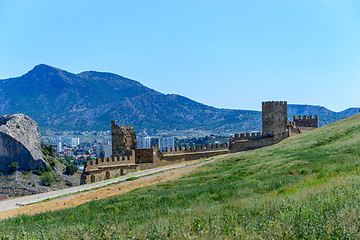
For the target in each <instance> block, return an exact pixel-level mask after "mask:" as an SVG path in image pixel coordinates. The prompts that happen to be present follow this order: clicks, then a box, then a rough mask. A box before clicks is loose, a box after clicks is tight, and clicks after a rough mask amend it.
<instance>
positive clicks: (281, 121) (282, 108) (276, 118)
mask: <svg viewBox="0 0 360 240" xmlns="http://www.w3.org/2000/svg"><path fill="white" fill-rule="evenodd" d="M287 122H288V118H287V102H286V101H272V102H263V103H262V131H263V132H265V133H271V134H279V133H283V132H286V129H287Z"/></svg>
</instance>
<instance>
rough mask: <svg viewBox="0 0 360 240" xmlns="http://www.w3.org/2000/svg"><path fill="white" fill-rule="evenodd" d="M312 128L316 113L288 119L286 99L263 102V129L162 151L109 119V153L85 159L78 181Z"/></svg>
mask: <svg viewBox="0 0 360 240" xmlns="http://www.w3.org/2000/svg"><path fill="white" fill-rule="evenodd" d="M315 128H318V116H302V117H301V116H294V117H293V121H292V122H290V121H288V116H287V102H286V101H272V102H263V103H262V132H258V133H256V132H253V133H244V134H235V137H234V138H230V139H229V143H224V144H208V145H206V146H204V145H200V146H185V147H176V148H167V149H166V151H165V152H162V151H161V150H160V149H159V148H158V147H157V146H154V147H152V148H145V149H138V148H137V140H136V133H135V131H134V129H133V127H130V126H118V125H116V123H115V122H114V121H112V122H111V132H112V133H111V134H112V157H109V158H97V159H96V160H91V161H86V162H85V164H84V171H83V173H82V175H81V180H80V183H81V184H87V183H93V182H98V181H102V180H106V179H110V178H114V177H117V176H121V175H124V174H125V173H126V172H129V171H133V170H141V169H149V168H155V167H160V166H165V165H169V164H175V163H182V162H186V161H191V160H196V159H200V158H207V157H212V156H216V155H220V154H226V153H230V152H231V153H234V152H239V151H247V150H252V149H256V148H261V147H265V146H269V145H273V144H276V143H279V142H280V141H282V140H284V139H286V138H288V137H291V136H293V135H296V134H300V133H303V132H306V131H310V130H313V129H315Z"/></svg>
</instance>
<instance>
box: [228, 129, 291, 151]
mask: <svg viewBox="0 0 360 240" xmlns="http://www.w3.org/2000/svg"><path fill="white" fill-rule="evenodd" d="M288 137H289V132H288V131H287V132H284V133H278V134H274V135H273V136H272V137H266V138H261V139H254V140H247V139H246V140H241V139H231V140H232V141H231V142H230V147H229V150H230V152H231V153H235V152H240V151H248V150H253V149H257V148H262V147H266V146H270V145H274V144H276V143H279V142H281V141H282V140H284V139H286V138H288Z"/></svg>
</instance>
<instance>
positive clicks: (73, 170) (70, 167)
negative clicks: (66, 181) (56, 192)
mask: <svg viewBox="0 0 360 240" xmlns="http://www.w3.org/2000/svg"><path fill="white" fill-rule="evenodd" d="M77 170H78V168H77V166H76V165H73V164H69V165H67V166H66V168H65V174H67V175H74V173H76V172H77Z"/></svg>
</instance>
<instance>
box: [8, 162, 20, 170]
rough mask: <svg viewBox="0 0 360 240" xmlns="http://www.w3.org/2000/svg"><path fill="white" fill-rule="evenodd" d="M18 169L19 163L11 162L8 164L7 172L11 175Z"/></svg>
mask: <svg viewBox="0 0 360 240" xmlns="http://www.w3.org/2000/svg"><path fill="white" fill-rule="evenodd" d="M18 169H19V163H18V162H12V163H10V164H9V172H10V173H13V172H15V171H16V170H18Z"/></svg>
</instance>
